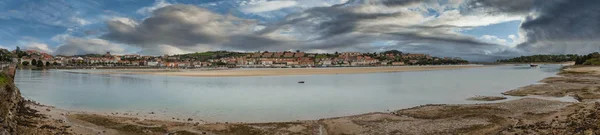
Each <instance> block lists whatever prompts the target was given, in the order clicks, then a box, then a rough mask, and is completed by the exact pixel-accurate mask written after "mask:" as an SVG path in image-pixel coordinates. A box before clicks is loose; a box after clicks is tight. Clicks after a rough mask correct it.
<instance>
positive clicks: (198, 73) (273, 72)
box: [83, 65, 485, 77]
mask: <svg viewBox="0 0 600 135" xmlns="http://www.w3.org/2000/svg"><path fill="white" fill-rule="evenodd" d="M476 67H485V66H482V65H448V66H397V67H346V68H258V69H222V70H198V69H192V70H185V69H172V70H156V69H147V70H144V69H138V70H106V71H101V72H87V73H91V74H148V75H169V76H190V77H239V76H281V75H320V74H363V73H382V72H403V71H428V70H449V69H462V68H476ZM83 72H85V71H83Z"/></svg>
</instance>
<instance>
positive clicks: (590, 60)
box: [496, 52, 600, 65]
mask: <svg viewBox="0 0 600 135" xmlns="http://www.w3.org/2000/svg"><path fill="white" fill-rule="evenodd" d="M568 61H574V62H575V65H600V53H598V52H594V53H590V54H587V55H577V54H557V55H531V56H520V57H515V58H510V59H503V60H497V61H496V62H499V63H511V62H515V63H534V62H568Z"/></svg>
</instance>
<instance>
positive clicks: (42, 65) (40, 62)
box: [36, 60, 44, 67]
mask: <svg viewBox="0 0 600 135" xmlns="http://www.w3.org/2000/svg"><path fill="white" fill-rule="evenodd" d="M36 66H37V67H44V62H42V60H38V61H37V64H36Z"/></svg>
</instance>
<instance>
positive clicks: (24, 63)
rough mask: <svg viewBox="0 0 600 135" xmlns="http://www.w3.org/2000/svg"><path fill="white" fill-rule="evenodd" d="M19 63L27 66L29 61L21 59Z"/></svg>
mask: <svg viewBox="0 0 600 135" xmlns="http://www.w3.org/2000/svg"><path fill="white" fill-rule="evenodd" d="M21 64H22V65H23V66H29V61H23V62H22V63H21Z"/></svg>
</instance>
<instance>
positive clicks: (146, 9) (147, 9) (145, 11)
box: [136, 0, 171, 15]
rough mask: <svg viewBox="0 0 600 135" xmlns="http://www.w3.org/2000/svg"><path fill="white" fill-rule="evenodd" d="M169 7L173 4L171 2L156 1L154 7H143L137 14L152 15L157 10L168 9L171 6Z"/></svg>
mask: <svg viewBox="0 0 600 135" xmlns="http://www.w3.org/2000/svg"><path fill="white" fill-rule="evenodd" d="M169 5H171V3H169V2H167V1H165V0H156V1H155V2H154V4H153V5H152V6H149V7H143V8H141V9H138V10H137V11H136V13H138V14H142V15H148V14H150V13H152V11H154V10H156V9H159V8H163V7H166V6H169Z"/></svg>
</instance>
